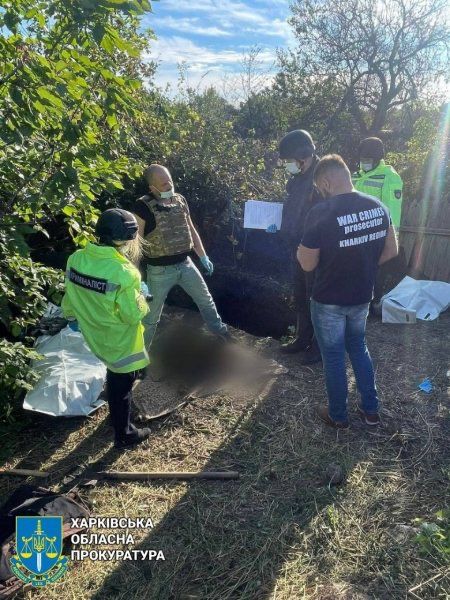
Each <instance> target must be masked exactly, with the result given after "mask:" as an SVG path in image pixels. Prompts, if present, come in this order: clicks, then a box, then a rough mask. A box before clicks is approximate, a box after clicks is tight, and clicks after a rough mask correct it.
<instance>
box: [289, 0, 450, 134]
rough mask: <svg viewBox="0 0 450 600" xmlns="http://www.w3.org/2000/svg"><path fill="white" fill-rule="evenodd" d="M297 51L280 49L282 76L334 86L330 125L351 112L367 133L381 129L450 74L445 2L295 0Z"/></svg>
mask: <svg viewBox="0 0 450 600" xmlns="http://www.w3.org/2000/svg"><path fill="white" fill-rule="evenodd" d="M292 11H293V16H292V17H291V19H290V22H291V25H292V26H293V28H294V32H295V35H296V38H297V41H298V47H297V49H296V50H295V51H291V52H284V53H281V55H280V62H281V67H282V69H281V77H279V78H278V82H279V83H280V84H281V85H283V86H284V88H285V89H289V86H291V87H293V88H295V84H296V81H297V82H298V79H299V78H301V80H302V86H303V87H306V86H308V85H310V86H312V87H316V86H317V85H319V86H320V85H324V86H326V85H330V84H332V85H333V87H334V88H335V90H336V94H335V102H334V110H333V111H332V112H331V113H330V116H329V118H328V119H327V120H326V127H325V128H324V131H325V132H326V130H328V131H329V130H332V129H333V127H334V126H335V123H336V120H337V119H338V118H339V116H340V115H341V114H342V112H344V111H348V112H349V113H350V114H351V115H352V117H353V119H354V120H355V122H356V123H357V125H358V127H359V129H360V134H361V135H364V136H365V135H369V134H370V135H378V134H379V133H380V131H381V130H382V129H383V127H384V125H385V123H386V119H387V117H388V114H389V112H390V111H391V110H392V109H394V108H395V107H402V106H405V105H407V104H408V103H411V102H413V101H415V100H417V99H418V98H419V97H420V95H421V93H422V92H423V91H424V90H426V89H427V87H429V86H436V82H440V81H442V82H443V81H444V80H445V77H446V76H448V73H447V69H448V49H449V39H450V38H449V36H450V29H449V25H448V18H447V21H446V16H447V15H448V12H447V2H446V0H379V2H376V3H373V2H372V1H370V0H295V2H294V4H293V5H292Z"/></svg>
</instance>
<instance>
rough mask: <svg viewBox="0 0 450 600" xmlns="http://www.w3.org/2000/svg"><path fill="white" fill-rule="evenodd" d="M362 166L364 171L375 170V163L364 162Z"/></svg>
mask: <svg viewBox="0 0 450 600" xmlns="http://www.w3.org/2000/svg"><path fill="white" fill-rule="evenodd" d="M360 166H361V169H362V170H363V171H371V170H372V169H373V162H362V163H360Z"/></svg>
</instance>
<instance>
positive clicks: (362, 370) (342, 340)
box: [311, 300, 378, 421]
mask: <svg viewBox="0 0 450 600" xmlns="http://www.w3.org/2000/svg"><path fill="white" fill-rule="evenodd" d="M368 312H369V304H359V305H357V306H336V305H334V304H322V303H320V302H317V301H316V300H311V317H312V321H313V325H314V332H315V334H316V338H317V342H318V343H319V347H320V352H321V354H322V360H323V366H324V371H325V381H326V386H327V392H328V403H329V409H328V411H329V415H330V417H331V418H332V419H333V420H334V421H346V420H347V396H348V387H347V373H346V369H345V351H347V352H348V355H349V357H350V361H351V363H352V367H353V371H354V373H355V379H356V385H357V387H358V391H359V393H360V394H361V407H362V409H363V410H364V411H365V412H366V413H367V414H369V415H373V414H376V413H377V412H378V395H377V389H376V386H375V376H374V371H373V364H372V359H371V357H370V354H369V350H368V349H367V346H366V320H367V314H368Z"/></svg>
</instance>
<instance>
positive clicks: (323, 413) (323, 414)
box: [317, 406, 350, 429]
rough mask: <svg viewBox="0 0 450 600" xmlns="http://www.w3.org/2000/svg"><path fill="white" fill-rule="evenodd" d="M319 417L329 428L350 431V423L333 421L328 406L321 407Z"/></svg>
mask: <svg viewBox="0 0 450 600" xmlns="http://www.w3.org/2000/svg"><path fill="white" fill-rule="evenodd" d="M317 415H318V417H319V419H320V420H321V421H323V422H324V423H325V424H326V425H328V426H329V427H334V428H335V429H348V428H349V427H350V423H349V422H348V421H333V419H332V418H331V417H330V414H329V412H328V406H319V408H318V409H317Z"/></svg>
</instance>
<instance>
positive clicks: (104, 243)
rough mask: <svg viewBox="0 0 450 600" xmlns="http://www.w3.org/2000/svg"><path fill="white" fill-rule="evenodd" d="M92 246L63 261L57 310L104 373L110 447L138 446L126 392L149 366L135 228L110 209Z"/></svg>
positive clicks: (143, 434) (140, 434)
mask: <svg viewBox="0 0 450 600" xmlns="http://www.w3.org/2000/svg"><path fill="white" fill-rule="evenodd" d="M96 235H97V237H98V243H97V244H94V243H88V244H87V245H86V247H85V248H83V249H81V250H77V251H76V252H74V253H73V254H72V255H71V256H70V257H69V259H68V262H67V268H66V292H65V295H64V297H63V300H62V305H61V306H62V309H63V312H64V315H65V317H66V318H75V319H77V321H78V324H79V328H80V330H81V332H82V334H83V336H84V338H85V340H86V343H87V344H88V346H89V348H90V349H91V350H92V352H93V353H94V354H95V355H96V356H97V357H98V358H99V359H100V360H102V361H103V362H104V363H105V365H106V367H107V371H106V392H107V398H108V405H109V410H110V414H111V421H112V425H113V427H114V436H115V447H116V448H119V449H120V448H124V447H126V446H131V445H134V444H138V443H140V442H142V441H144V440H145V439H147V438H148V437H149V435H150V429H148V428H142V429H137V428H136V427H135V426H134V425H133V424H132V423H131V422H130V414H131V398H132V387H133V383H134V381H135V380H136V378H137V376H138V373H139V371H140V370H141V369H144V368H145V367H146V366H147V365H148V364H149V362H150V361H149V358H148V354H147V351H146V349H145V345H144V327H143V325H142V323H141V320H142V319H143V317H145V315H146V314H147V313H148V312H149V307H148V304H147V301H146V285H145V284H143V283H142V282H141V275H140V273H139V271H138V269H137V268H136V267H135V266H134V265H133V264H132V262H131V261H134V262H137V261H138V260H139V258H140V253H141V252H140V241H139V237H138V224H137V221H136V219H135V217H134V215H133V214H132V213H130V212H128V211H126V210H122V209H119V208H111V209H109V210H106V211H105V212H104V213H103V214H102V215H100V217H99V219H98V221H97V225H96Z"/></svg>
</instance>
